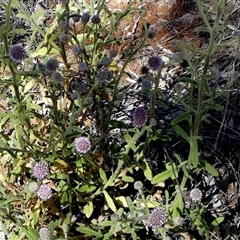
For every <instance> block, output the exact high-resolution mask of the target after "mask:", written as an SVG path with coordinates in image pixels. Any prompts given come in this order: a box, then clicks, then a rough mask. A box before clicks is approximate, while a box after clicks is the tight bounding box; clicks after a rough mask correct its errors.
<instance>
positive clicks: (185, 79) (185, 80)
mask: <svg viewBox="0 0 240 240" xmlns="http://www.w3.org/2000/svg"><path fill="white" fill-rule="evenodd" d="M179 82H187V83H192V84H195V85H198V83H197V82H196V81H195V80H193V79H192V78H188V77H182V78H180V79H179Z"/></svg>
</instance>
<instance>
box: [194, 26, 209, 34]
mask: <svg viewBox="0 0 240 240" xmlns="http://www.w3.org/2000/svg"><path fill="white" fill-rule="evenodd" d="M194 31H195V32H209V33H210V32H211V31H210V30H209V29H208V28H207V27H205V26H199V27H196V28H195V29H194Z"/></svg>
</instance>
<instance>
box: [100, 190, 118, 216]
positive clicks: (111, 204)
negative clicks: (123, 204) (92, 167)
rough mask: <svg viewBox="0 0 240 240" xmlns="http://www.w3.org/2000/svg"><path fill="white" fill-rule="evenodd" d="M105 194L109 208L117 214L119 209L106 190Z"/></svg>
mask: <svg viewBox="0 0 240 240" xmlns="http://www.w3.org/2000/svg"><path fill="white" fill-rule="evenodd" d="M103 194H104V197H105V199H106V201H107V203H108V206H109V207H110V208H111V210H112V211H113V212H116V211H117V208H116V206H115V204H114V202H113V200H112V198H111V197H110V196H109V194H108V193H107V192H106V191H105V190H104V191H103Z"/></svg>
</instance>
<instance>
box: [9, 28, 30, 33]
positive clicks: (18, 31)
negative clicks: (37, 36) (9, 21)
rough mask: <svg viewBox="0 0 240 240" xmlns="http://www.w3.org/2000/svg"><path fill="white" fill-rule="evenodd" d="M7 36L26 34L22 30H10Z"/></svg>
mask: <svg viewBox="0 0 240 240" xmlns="http://www.w3.org/2000/svg"><path fill="white" fill-rule="evenodd" d="M9 34H27V31H26V30H25V29H22V28H16V29H12V30H11V31H10V32H9Z"/></svg>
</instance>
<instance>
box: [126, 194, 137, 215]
mask: <svg viewBox="0 0 240 240" xmlns="http://www.w3.org/2000/svg"><path fill="white" fill-rule="evenodd" d="M126 200H127V205H128V207H129V210H130V212H131V214H132V216H133V214H134V211H135V208H134V205H133V202H132V199H131V198H130V197H129V196H127V197H126Z"/></svg>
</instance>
